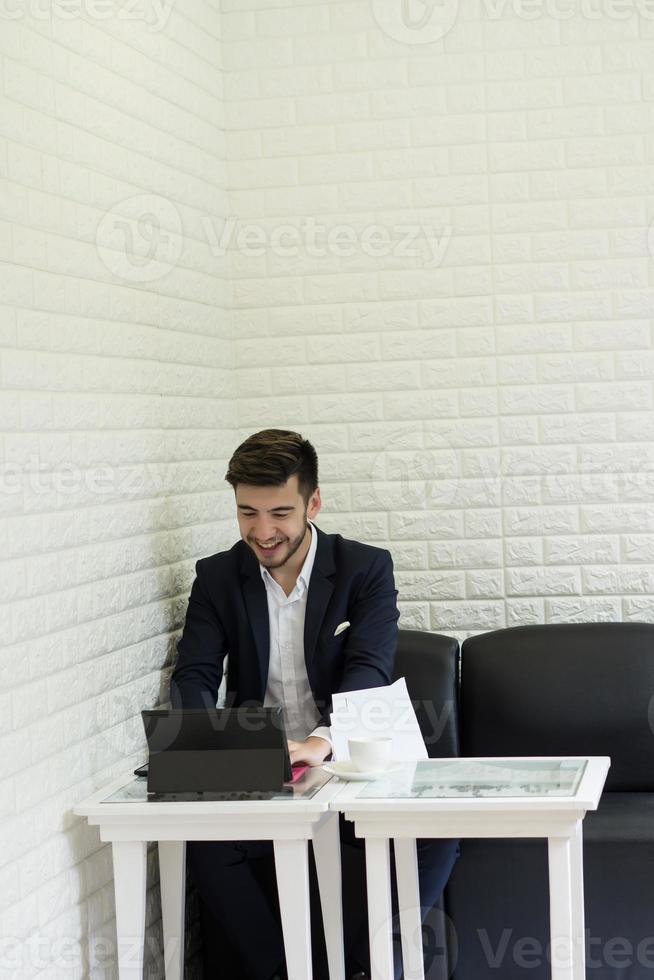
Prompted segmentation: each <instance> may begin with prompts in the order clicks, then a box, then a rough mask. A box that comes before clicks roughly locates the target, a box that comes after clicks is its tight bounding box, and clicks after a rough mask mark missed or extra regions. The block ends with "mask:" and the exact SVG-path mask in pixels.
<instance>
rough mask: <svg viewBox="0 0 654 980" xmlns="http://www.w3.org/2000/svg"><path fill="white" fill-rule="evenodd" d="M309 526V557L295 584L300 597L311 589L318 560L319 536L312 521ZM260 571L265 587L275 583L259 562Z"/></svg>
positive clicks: (305, 560)
mask: <svg viewBox="0 0 654 980" xmlns="http://www.w3.org/2000/svg"><path fill="white" fill-rule="evenodd" d="M307 524H308V525H309V530H310V531H311V544H310V545H309V550H308V552H307V557H306V558H305V559H304V564H303V565H302V568H301V569H300V574H299V575H298V577H297V582H296V583H295V588H296V589H297V590H298V592H299V593H300V595H302V593H303V592H304V590H305V589H308V588H309V582H310V580H311V571H312V569H313V563H314V561H315V558H316V551H317V550H318V534H317V532H316V529H315V527H314V526H313V523H312V522H311V521H307ZM259 570H260V572H261V578H262V579H263V582H264V585H266V584H268V582H274V581H275V579H274V578H273V577H272V575H271V574H270V572H269V571H268V569H267V568H264V566H263V565H262V564H261V562H259ZM277 584H278V583H277Z"/></svg>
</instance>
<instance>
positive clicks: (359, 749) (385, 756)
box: [347, 735, 393, 772]
mask: <svg viewBox="0 0 654 980" xmlns="http://www.w3.org/2000/svg"><path fill="white" fill-rule="evenodd" d="M347 747H348V749H349V752H350V762H351V763H352V765H353V766H354V768H355V769H358V770H359V772H380V771H381V770H382V769H387V768H388V765H389V763H390V761H391V749H392V747H393V739H392V738H387V737H385V736H381V735H380V736H365V737H361V738H349V739H348V740H347Z"/></svg>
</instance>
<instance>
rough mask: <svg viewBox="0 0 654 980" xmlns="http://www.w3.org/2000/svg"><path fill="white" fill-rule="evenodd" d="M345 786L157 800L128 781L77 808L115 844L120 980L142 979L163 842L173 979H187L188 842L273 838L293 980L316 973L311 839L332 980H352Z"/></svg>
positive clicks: (323, 778)
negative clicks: (151, 861) (346, 917)
mask: <svg viewBox="0 0 654 980" xmlns="http://www.w3.org/2000/svg"><path fill="white" fill-rule="evenodd" d="M338 789H339V786H338V784H337V783H336V781H335V780H329V779H328V777H327V774H326V773H323V772H322V771H321V770H320V769H312V770H309V771H308V772H307V773H305V774H304V775H303V776H302V777H301V778H300V779H299V780H298V782H297V783H296V784H294V786H293V795H292V796H284V795H281V794H280V795H279V796H277V797H275V798H273V799H269V800H268V799H254V800H253V799H249V800H248V799H230V800H219V801H215V802H213V801H208V800H202V801H198V802H195V801H194V802H169V801H159V800H148V799H147V789H146V780H145V779H139V778H136V777H121V778H120V779H117V780H115V781H114V782H113V783H111V784H110V785H109V786H105V787H104V788H103V789H100V790H98V791H97V792H96V793H94V794H93V795H92V796H90V797H89V798H88V799H86V800H84V801H83V802H82V803H80V804H79V805H78V806H76V807H75V808H74V812H75V813H76V814H79V815H80V816H85V817H86V818H87V819H88V821H89V823H90V824H93V825H97V826H98V827H99V828H100V839H101V840H103V841H110V842H111V846H112V853H113V864H114V881H115V892H116V931H117V939H118V951H117V959H118V975H119V977H120V980H142V976H143V960H144V942H145V890H146V851H147V843H148V841H158V845H159V865H160V881H161V909H162V921H163V937H164V960H165V967H164V968H165V977H166V980H182V978H183V975H184V907H185V888H184V885H185V871H186V846H185V842H186V841H187V840H272V841H273V847H274V854H275V867H276V874H277V887H278V891H279V903H280V910H281V918H282V930H283V935H284V947H285V951H286V963H287V969H288V976H289V980H307V978H308V977H311V976H312V963H311V921H310V908H309V863H308V842H309V841H310V840H311V841H312V842H313V849H314V857H315V861H316V871H317V875H318V886H319V890H320V900H321V904H322V908H323V922H324V929H325V941H326V947H327V959H328V963H329V975H330V980H345V966H344V960H343V914H342V902H341V851H340V835H339V830H338V813H337V812H336V811H333V810H330V809H329V802H330V800H331V799H332V797H333V796H334V795H335V793H337V792H338Z"/></svg>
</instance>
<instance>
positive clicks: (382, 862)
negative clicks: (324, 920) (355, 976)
mask: <svg viewBox="0 0 654 980" xmlns="http://www.w3.org/2000/svg"><path fill="white" fill-rule="evenodd" d="M389 844H390V842H389V840H388V838H384V837H367V838H366V884H367V890H368V932H369V936H370V976H371V980H393V978H394V976H395V973H394V969H393V910H392V905H391V866H390V848H389Z"/></svg>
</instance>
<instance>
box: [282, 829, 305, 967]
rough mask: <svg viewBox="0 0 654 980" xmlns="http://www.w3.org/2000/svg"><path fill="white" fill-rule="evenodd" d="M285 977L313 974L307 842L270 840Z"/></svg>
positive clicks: (300, 840) (303, 840) (301, 840)
mask: <svg viewBox="0 0 654 980" xmlns="http://www.w3.org/2000/svg"><path fill="white" fill-rule="evenodd" d="M273 847H274V851H275V872H276V875H277V891H278V893H279V908H280V912H281V918H282V932H283V935H284V951H285V953H286V970H287V973H288V980H307V978H308V977H311V976H313V970H312V964H311V915H310V910H309V852H308V842H307V841H306V840H305V839H299V840H276V841H273Z"/></svg>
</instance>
